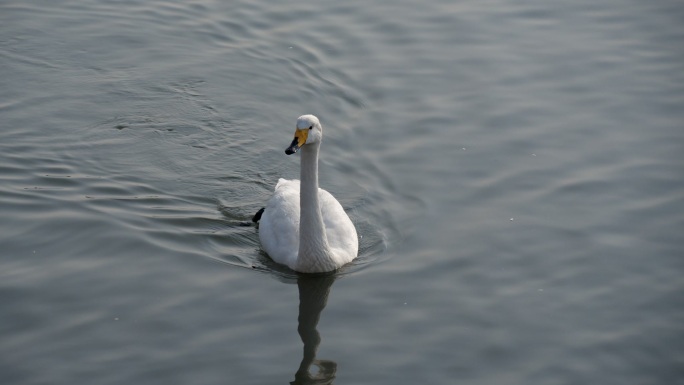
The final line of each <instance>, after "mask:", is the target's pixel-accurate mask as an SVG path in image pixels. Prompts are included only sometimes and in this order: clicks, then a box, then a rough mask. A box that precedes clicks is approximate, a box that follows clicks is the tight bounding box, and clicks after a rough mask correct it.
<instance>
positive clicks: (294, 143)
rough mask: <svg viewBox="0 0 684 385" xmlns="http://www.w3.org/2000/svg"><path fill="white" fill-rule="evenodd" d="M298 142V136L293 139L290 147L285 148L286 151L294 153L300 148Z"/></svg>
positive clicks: (288, 153) (289, 153) (290, 153)
mask: <svg viewBox="0 0 684 385" xmlns="http://www.w3.org/2000/svg"><path fill="white" fill-rule="evenodd" d="M297 142H298V141H297V138H294V140H293V141H292V144H290V147H288V148H286V149H285V153H286V154H287V155H292V154H294V153H295V152H297V150H299V146H298V145H297Z"/></svg>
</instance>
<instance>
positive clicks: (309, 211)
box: [255, 115, 359, 273]
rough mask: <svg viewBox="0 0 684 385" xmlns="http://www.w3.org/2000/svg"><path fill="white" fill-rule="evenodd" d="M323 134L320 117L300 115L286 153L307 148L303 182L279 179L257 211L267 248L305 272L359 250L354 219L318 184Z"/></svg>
mask: <svg viewBox="0 0 684 385" xmlns="http://www.w3.org/2000/svg"><path fill="white" fill-rule="evenodd" d="M322 139H323V127H322V126H321V123H320V121H319V120H318V118H317V117H315V116H314V115H302V116H300V117H299V118H298V119H297V128H296V129H295V136H294V140H293V141H292V144H291V145H290V146H289V147H288V148H287V149H286V150H285V154H287V155H292V154H294V153H296V152H297V151H298V150H301V151H300V152H301V157H302V159H301V166H300V167H301V170H300V178H301V182H300V181H299V180H296V179H294V180H286V179H283V178H281V179H280V180H278V183H277V184H276V186H275V192H274V193H273V196H272V197H271V198H270V199H269V200H268V203H267V204H266V207H264V208H263V209H262V210H260V211H259V213H257V215H256V216H255V222H256V221H259V240H260V241H261V246H262V248H263V249H264V251H265V252H266V254H268V255H269V256H270V257H271V259H273V260H274V261H275V262H277V263H279V264H282V265H286V266H288V267H289V268H291V269H292V270H295V271H298V272H301V273H321V272H328V271H333V270H336V269H339V268H340V267H342V266H343V265H345V264H347V263H349V262H351V261H352V260H353V259H354V258H356V256H357V255H358V251H359V239H358V237H357V234H356V228H355V227H354V224H353V223H352V221H351V219H349V216H348V215H347V213H345V212H344V209H343V208H342V205H341V204H340V202H338V201H337V199H335V197H333V196H332V194H330V193H329V192H327V191H325V190H323V189H321V188H319V187H318V152H319V149H320V147H321V140H322ZM259 215H260V216H261V218H258V216H259Z"/></svg>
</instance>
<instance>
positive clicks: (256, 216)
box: [252, 207, 265, 223]
mask: <svg viewBox="0 0 684 385" xmlns="http://www.w3.org/2000/svg"><path fill="white" fill-rule="evenodd" d="M264 209H265V207H262V208H261V210H259V211H257V213H256V214H254V216H253V217H252V222H254V223H259V220H260V219H261V216H262V215H263V214H264Z"/></svg>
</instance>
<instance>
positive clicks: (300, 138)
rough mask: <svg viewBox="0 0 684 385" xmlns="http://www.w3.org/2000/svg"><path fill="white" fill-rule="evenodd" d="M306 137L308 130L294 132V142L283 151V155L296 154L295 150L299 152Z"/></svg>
mask: <svg viewBox="0 0 684 385" xmlns="http://www.w3.org/2000/svg"><path fill="white" fill-rule="evenodd" d="M307 136H309V130H307V129H303V130H295V136H294V140H293V141H292V143H291V144H290V147H288V148H286V149H285V153H286V154H287V155H292V154H294V153H295V152H297V150H299V149H300V148H301V147H302V146H303V145H304V143H306V138H307Z"/></svg>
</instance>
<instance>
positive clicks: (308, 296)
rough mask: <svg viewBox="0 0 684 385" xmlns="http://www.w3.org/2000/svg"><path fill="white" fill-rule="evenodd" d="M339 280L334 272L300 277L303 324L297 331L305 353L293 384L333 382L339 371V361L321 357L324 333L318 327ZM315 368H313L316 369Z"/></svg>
mask: <svg viewBox="0 0 684 385" xmlns="http://www.w3.org/2000/svg"><path fill="white" fill-rule="evenodd" d="M333 282H335V275H334V274H326V275H315V276H305V275H300V276H299V277H298V278H297V286H299V327H298V328H297V331H298V332H299V336H300V337H301V338H302V342H303V343H304V356H303V357H302V362H301V364H299V369H298V370H297V373H296V374H295V380H294V381H292V382H291V383H290V384H292V385H308V384H316V385H325V384H332V382H333V380H334V379H335V372H336V371H337V363H335V362H334V361H329V360H317V359H316V351H318V345H319V344H320V342H321V336H320V334H319V333H318V330H316V326H317V325H318V320H319V319H320V317H321V312H322V311H323V309H324V308H325V305H326V304H327V303H328V293H330V287H331V286H332V284H333ZM312 365H313V366H315V368H312ZM312 369H313V370H312Z"/></svg>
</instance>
